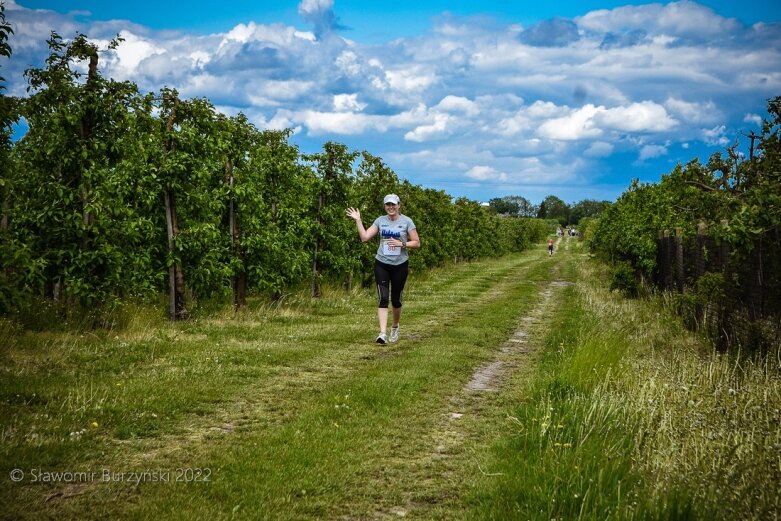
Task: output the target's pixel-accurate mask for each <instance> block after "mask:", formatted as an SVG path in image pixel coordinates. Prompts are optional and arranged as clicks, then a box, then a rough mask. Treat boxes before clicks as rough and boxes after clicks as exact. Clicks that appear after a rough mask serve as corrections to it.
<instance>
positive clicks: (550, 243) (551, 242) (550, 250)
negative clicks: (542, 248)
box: [548, 239, 553, 257]
mask: <svg viewBox="0 0 781 521" xmlns="http://www.w3.org/2000/svg"><path fill="white" fill-rule="evenodd" d="M551 255H553V239H548V256H549V257H550V256H551Z"/></svg>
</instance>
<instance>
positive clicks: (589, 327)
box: [472, 262, 781, 521]
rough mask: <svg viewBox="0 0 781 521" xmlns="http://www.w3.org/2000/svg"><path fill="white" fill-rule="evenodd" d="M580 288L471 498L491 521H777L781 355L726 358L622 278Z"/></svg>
mask: <svg viewBox="0 0 781 521" xmlns="http://www.w3.org/2000/svg"><path fill="white" fill-rule="evenodd" d="M577 280H578V281H579V282H578V284H577V285H576V286H573V287H572V288H570V289H569V294H568V295H567V297H566V299H565V301H564V302H563V303H562V305H561V306H560V311H561V313H560V315H559V317H560V318H559V321H558V323H554V326H553V327H552V328H551V330H550V331H549V332H547V334H545V338H544V341H543V342H542V345H543V352H542V353H541V358H540V365H539V369H538V372H537V377H536V379H535V381H534V382H533V384H532V386H531V388H530V389H529V390H528V391H526V392H525V396H523V398H522V401H521V403H520V404H519V405H518V406H517V407H515V408H513V409H512V410H510V411H509V412H508V419H507V426H506V428H507V430H506V435H504V436H502V437H501V438H500V440H499V441H497V442H496V443H495V444H494V446H493V453H492V454H493V458H492V459H491V460H490V462H488V463H486V465H488V466H489V468H490V472H486V473H485V475H484V476H482V478H481V480H479V482H478V483H477V485H476V487H475V489H474V493H473V496H472V502H473V505H474V506H475V511H476V514H475V517H480V518H487V519H504V518H515V519H709V520H725V521H726V520H734V519H777V518H778V517H779V516H781V502H780V501H779V494H778V483H781V465H779V461H780V460H779V457H781V416H780V413H779V411H780V410H781V353H779V352H778V351H776V352H774V353H773V354H771V355H770V356H765V357H758V356H754V357H752V358H747V357H741V356H740V355H726V354H721V353H719V352H718V351H716V350H714V349H713V348H712V347H711V346H710V345H709V344H707V343H706V342H705V341H704V340H703V339H702V337H698V336H697V335H696V334H694V333H691V332H689V331H687V330H686V328H685V327H684V326H683V324H682V323H681V319H680V318H678V317H676V316H675V315H674V314H673V313H671V312H670V310H669V308H668V307H666V306H665V305H664V303H663V302H661V301H660V300H643V299H641V300H637V299H632V300H629V299H626V298H624V297H623V296H622V295H621V294H619V293H617V292H611V291H610V290H609V281H610V274H609V272H608V270H607V268H605V267H604V266H602V265H599V264H597V263H589V262H585V263H579V265H578V276H577Z"/></svg>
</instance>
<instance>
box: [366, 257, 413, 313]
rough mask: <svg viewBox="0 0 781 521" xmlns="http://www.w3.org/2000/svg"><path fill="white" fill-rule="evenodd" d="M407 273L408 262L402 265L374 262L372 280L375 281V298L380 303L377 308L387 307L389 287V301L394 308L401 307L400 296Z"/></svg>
mask: <svg viewBox="0 0 781 521" xmlns="http://www.w3.org/2000/svg"><path fill="white" fill-rule="evenodd" d="M408 273H409V261H405V262H404V263H402V264H398V265H394V264H385V263H384V262H380V261H378V260H377V259H375V260H374V280H375V281H377V297H378V298H379V300H380V303H379V305H378V306H377V307H380V308H387V307H388V286H390V301H391V303H392V304H393V307H394V308H400V307H401V294H402V292H403V291H404V284H405V283H406V282H407V274H408Z"/></svg>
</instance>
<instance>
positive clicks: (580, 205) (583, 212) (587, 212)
mask: <svg viewBox="0 0 781 521" xmlns="http://www.w3.org/2000/svg"><path fill="white" fill-rule="evenodd" d="M610 204H611V203H610V201H597V200H595V199H583V200H582V201H579V202H577V203H575V204H574V205H573V206H572V211H571V212H570V221H569V224H573V225H575V224H579V223H580V220H581V219H583V218H585V217H599V214H601V213H602V212H603V211H604V210H605V208H607V207H608V206H610Z"/></svg>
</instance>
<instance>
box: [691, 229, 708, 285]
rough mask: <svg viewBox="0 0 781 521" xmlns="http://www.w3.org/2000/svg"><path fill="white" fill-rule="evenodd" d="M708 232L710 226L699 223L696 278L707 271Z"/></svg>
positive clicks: (695, 263) (695, 265) (695, 262)
mask: <svg viewBox="0 0 781 521" xmlns="http://www.w3.org/2000/svg"><path fill="white" fill-rule="evenodd" d="M707 233H708V226H707V225H706V224H705V223H703V222H701V223H699V224H698V225H697V239H696V242H695V245H696V249H695V251H694V280H695V281H697V280H699V278H700V277H702V274H703V273H705V248H706V244H707V241H706V237H707Z"/></svg>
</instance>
